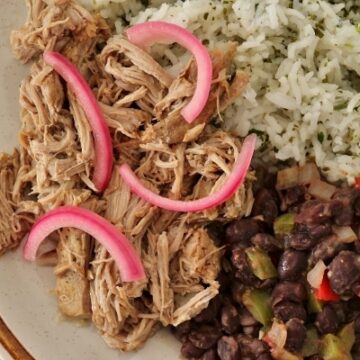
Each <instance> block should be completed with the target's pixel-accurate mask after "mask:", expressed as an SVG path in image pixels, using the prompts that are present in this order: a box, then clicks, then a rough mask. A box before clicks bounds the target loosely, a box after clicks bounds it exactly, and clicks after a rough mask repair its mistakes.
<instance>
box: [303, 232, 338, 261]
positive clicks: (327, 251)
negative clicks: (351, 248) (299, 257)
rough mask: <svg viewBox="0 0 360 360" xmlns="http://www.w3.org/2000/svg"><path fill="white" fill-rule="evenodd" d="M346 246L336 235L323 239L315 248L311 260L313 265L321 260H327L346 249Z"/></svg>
mask: <svg viewBox="0 0 360 360" xmlns="http://www.w3.org/2000/svg"><path fill="white" fill-rule="evenodd" d="M344 247H345V245H344V244H343V243H340V242H339V240H338V239H337V237H336V236H335V235H330V236H328V237H326V238H325V239H323V240H321V242H319V244H317V245H316V246H315V247H314V248H313V250H312V251H311V255H310V259H309V262H310V264H311V265H315V264H316V263H317V262H318V261H319V260H322V261H324V262H327V261H328V260H330V259H332V258H333V257H334V256H335V255H336V254H337V253H338V252H340V251H341V250H342V249H344Z"/></svg>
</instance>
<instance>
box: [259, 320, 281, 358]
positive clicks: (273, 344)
mask: <svg viewBox="0 0 360 360" xmlns="http://www.w3.org/2000/svg"><path fill="white" fill-rule="evenodd" d="M286 338H287V329H286V326H285V324H282V323H279V322H277V321H276V320H275V321H273V323H272V326H271V329H270V330H269V331H268V332H267V334H266V335H265V336H264V337H263V341H265V342H266V343H267V344H268V345H269V346H270V348H271V355H272V357H273V358H274V359H281V356H282V354H283V352H284V350H285V349H284V346H285V343H286Z"/></svg>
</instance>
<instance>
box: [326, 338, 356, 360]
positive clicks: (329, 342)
mask: <svg viewBox="0 0 360 360" xmlns="http://www.w3.org/2000/svg"><path fill="white" fill-rule="evenodd" d="M320 350H321V355H322V357H323V359H324V360H340V359H341V360H352V357H351V355H350V353H349V352H348V351H347V350H346V347H345V344H344V343H343V342H342V341H341V339H340V338H339V337H337V336H335V335H333V334H326V335H325V336H324V337H323V338H322V344H321V347H320Z"/></svg>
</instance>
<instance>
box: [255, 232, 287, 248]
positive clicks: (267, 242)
mask: <svg viewBox="0 0 360 360" xmlns="http://www.w3.org/2000/svg"><path fill="white" fill-rule="evenodd" d="M250 241H251V243H252V244H253V245H255V246H258V247H259V248H261V249H264V250H265V251H268V252H273V251H279V250H280V249H281V243H280V242H279V240H277V239H275V237H274V236H272V235H270V234H266V233H258V234H256V235H254V236H253V237H252V238H251V240H250Z"/></svg>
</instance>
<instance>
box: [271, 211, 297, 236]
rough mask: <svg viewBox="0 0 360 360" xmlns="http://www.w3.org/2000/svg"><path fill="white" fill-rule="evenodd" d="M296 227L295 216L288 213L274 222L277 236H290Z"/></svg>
mask: <svg viewBox="0 0 360 360" xmlns="http://www.w3.org/2000/svg"><path fill="white" fill-rule="evenodd" d="M294 226H295V215H294V214H291V213H288V214H284V215H281V216H279V217H278V218H277V219H276V220H275V221H274V233H275V235H276V236H284V235H288V234H290V233H291V232H292V231H293V229H294Z"/></svg>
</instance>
